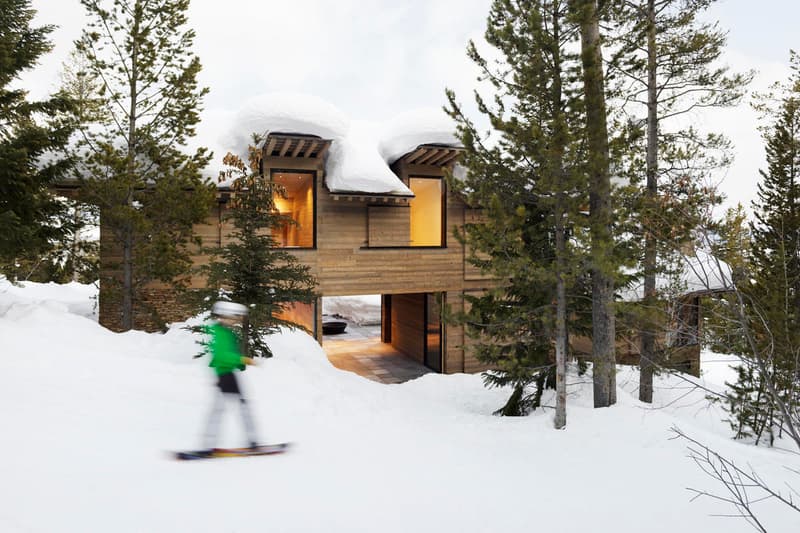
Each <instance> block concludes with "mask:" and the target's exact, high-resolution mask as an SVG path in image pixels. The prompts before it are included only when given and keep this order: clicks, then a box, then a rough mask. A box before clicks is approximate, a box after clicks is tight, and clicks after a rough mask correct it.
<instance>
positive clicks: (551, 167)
mask: <svg viewBox="0 0 800 533" xmlns="http://www.w3.org/2000/svg"><path fill="white" fill-rule="evenodd" d="M566 16H567V3H566V2H564V1H560V0H553V1H550V0H529V1H521V2H520V1H510V0H496V1H495V2H493V4H492V7H491V11H490V14H489V18H488V21H487V30H486V39H487V41H488V42H489V44H491V45H492V46H493V47H495V48H496V49H497V50H498V51H499V52H500V53H501V54H502V57H503V61H502V63H501V64H500V65H494V64H491V63H489V62H488V61H486V60H485V59H484V58H483V56H481V54H480V53H479V52H478V50H477V49H476V47H475V45H474V44H473V43H470V47H469V56H470V57H471V59H472V60H473V61H474V62H475V63H476V64H477V65H478V66H479V67H480V68H481V70H482V71H483V76H482V78H483V79H486V80H489V81H490V82H491V84H492V85H493V87H494V89H495V90H496V97H495V98H494V100H493V101H492V102H487V101H485V100H484V99H483V98H481V96H480V95H479V94H478V93H477V92H476V94H475V96H476V99H477V103H478V108H479V110H480V112H481V113H482V114H484V115H486V116H487V117H488V119H489V121H490V123H491V125H492V127H493V129H494V131H495V132H496V133H497V134H499V135H498V142H497V143H496V145H493V146H487V145H486V144H485V143H484V142H483V140H482V139H481V138H480V136H479V135H478V133H477V131H476V128H475V125H474V123H473V122H472V121H471V120H470V119H468V118H467V117H466V116H465V115H464V113H463V112H462V109H461V107H460V106H459V104H458V103H457V101H456V98H455V95H454V94H453V93H452V92H451V91H448V99H449V108H448V111H449V113H450V114H451V116H453V117H454V119H455V120H456V121H457V123H458V128H459V133H460V137H461V141H462V143H463V145H464V147H465V150H466V152H465V156H464V159H463V161H462V164H464V165H465V166H466V168H467V177H466V179H465V180H464V181H461V180H455V179H451V180H450V184H451V186H452V187H454V188H456V189H457V190H460V191H461V192H462V193H463V194H464V195H465V198H466V200H467V203H468V204H469V205H471V206H473V207H476V208H480V209H482V210H483V212H484V215H485V216H484V217H483V221H482V222H481V223H479V224H468V225H467V226H466V227H465V228H464V232H463V234H461V235H460V238H461V239H462V240H463V241H464V242H465V244H466V246H467V247H468V249H470V250H471V256H470V258H469V261H470V262H471V263H473V264H474V265H476V266H478V267H480V268H481V269H482V270H484V271H485V272H488V273H491V274H492V275H493V277H495V278H497V279H498V280H502V281H501V283H500V285H499V286H498V287H496V288H493V289H490V290H487V291H486V292H485V293H484V294H482V295H480V296H471V295H467V296H466V300H467V304H468V307H469V311H468V312H467V313H465V314H463V315H460V316H459V317H458V318H460V320H461V321H462V322H464V323H465V325H466V332H467V334H468V335H470V336H471V337H472V338H473V339H474V340H475V343H474V350H475V356H476V358H477V359H478V360H479V361H481V362H483V363H485V364H487V365H489V366H490V367H491V370H490V371H488V372H487V373H485V374H484V381H485V382H486V384H487V385H489V386H510V387H511V388H512V394H511V397H510V398H509V400H508V402H507V403H506V405H505V406H503V407H502V408H501V409H500V410H499V411H498V413H500V414H503V415H521V414H525V413H526V412H528V411H529V410H530V409H532V408H536V407H537V406H538V405H539V402H540V399H541V395H542V389H543V387H544V386H545V384H546V383H548V382H550V383H552V378H553V377H554V374H555V377H556V380H555V381H556V388H557V395H556V403H557V412H556V418H555V421H554V423H555V426H556V427H557V428H560V427H563V426H564V425H565V424H566V408H565V400H566V394H565V382H564V377H565V367H566V365H565V360H566V356H567V346H568V336H567V316H568V297H569V296H570V295H572V294H573V290H574V287H575V278H576V270H577V267H576V264H577V263H578V261H579V253H578V247H577V246H576V245H575V242H574V238H575V237H574V235H575V233H580V230H578V231H577V232H576V231H575V229H574V226H580V223H579V222H576V220H577V219H578V218H579V215H578V211H579V207H580V205H581V204H584V205H585V203H586V198H585V193H584V191H585V187H584V186H583V181H582V180H583V179H584V178H583V173H582V172H581V166H580V164H579V163H578V162H579V161H580V159H581V157H582V154H581V153H580V150H581V144H580V143H579V142H577V139H579V138H580V137H581V135H582V133H581V132H582V128H583V126H582V117H581V110H582V107H581V100H580V98H579V97H578V96H579V95H578V93H577V89H578V87H577V86H576V83H575V69H576V68H577V57H576V56H575V55H574V54H571V53H569V52H568V49H569V46H570V43H573V42H574V39H575V38H574V25H572V24H571V23H569V22H568V20H567V18H566ZM569 307H571V306H569ZM573 310H574V308H573ZM554 359H555V361H556V363H557V372H555V373H554V368H553V365H552V363H553V360H554ZM531 385H533V386H534V387H535V388H534V390H533V391H530V392H529V391H528V390H527V388H528V387H529V386H531Z"/></svg>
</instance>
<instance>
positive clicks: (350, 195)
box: [329, 191, 414, 204]
mask: <svg viewBox="0 0 800 533" xmlns="http://www.w3.org/2000/svg"><path fill="white" fill-rule="evenodd" d="M329 192H330V195H331V198H333V199H334V200H335V201H337V202H338V201H342V200H344V201H346V202H352V201H358V202H370V203H376V202H380V203H384V204H391V203H395V204H407V203H408V202H409V201H411V200H413V199H414V195H413V194H390V193H371V192H358V191H329Z"/></svg>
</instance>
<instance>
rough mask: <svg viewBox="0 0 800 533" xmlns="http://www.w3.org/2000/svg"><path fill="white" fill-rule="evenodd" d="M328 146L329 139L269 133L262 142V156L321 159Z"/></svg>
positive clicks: (329, 144) (329, 143)
mask: <svg viewBox="0 0 800 533" xmlns="http://www.w3.org/2000/svg"><path fill="white" fill-rule="evenodd" d="M330 146H331V140H330V139H322V138H320V137H317V136H315V135H300V134H295V133H270V134H269V135H267V138H266V139H265V140H264V145H263V151H264V153H263V156H264V158H267V157H289V158H297V159H322V158H323V157H325V154H326V153H327V152H328V149H329V148H330Z"/></svg>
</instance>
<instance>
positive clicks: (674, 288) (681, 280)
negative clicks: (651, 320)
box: [620, 250, 733, 302]
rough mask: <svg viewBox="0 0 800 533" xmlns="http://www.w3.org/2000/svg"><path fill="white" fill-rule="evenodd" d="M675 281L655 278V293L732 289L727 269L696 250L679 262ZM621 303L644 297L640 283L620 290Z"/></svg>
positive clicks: (666, 278) (727, 266)
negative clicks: (678, 270) (679, 268)
mask: <svg viewBox="0 0 800 533" xmlns="http://www.w3.org/2000/svg"><path fill="white" fill-rule="evenodd" d="M680 266H681V272H680V274H679V276H678V279H676V280H673V279H671V278H668V277H664V276H659V277H657V278H656V290H658V291H668V292H677V293H679V294H691V293H696V292H705V291H716V290H725V289H731V288H733V278H732V273H731V267H730V265H728V264H727V263H726V262H724V261H721V260H719V259H717V258H716V257H714V256H713V255H711V254H709V253H708V252H705V251H702V250H698V251H697V252H695V253H694V254H693V255H687V256H684V257H683V258H682V260H681V263H680ZM620 294H621V296H622V299H623V300H624V301H628V302H633V301H638V300H641V299H642V298H643V297H644V283H643V282H637V283H636V284H635V285H632V286H628V287H626V288H623V289H622V290H620Z"/></svg>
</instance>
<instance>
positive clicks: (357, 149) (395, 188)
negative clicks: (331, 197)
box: [325, 121, 413, 196]
mask: <svg viewBox="0 0 800 533" xmlns="http://www.w3.org/2000/svg"><path fill="white" fill-rule="evenodd" d="M377 129H378V128H377V126H376V125H375V124H373V123H371V122H364V121H353V123H352V127H351V128H350V132H349V133H348V135H347V137H345V138H344V139H337V140H335V141H334V142H333V143H332V144H331V148H330V152H329V153H328V164H327V170H328V172H327V176H326V178H325V183H326V184H327V185H328V189H329V190H330V191H331V192H364V193H372V194H393V195H406V196H413V193H412V192H411V190H410V189H409V188H408V187H406V186H405V184H403V182H402V181H400V178H398V177H397V175H396V174H395V173H394V172H392V171H391V169H390V168H389V167H388V166H387V165H386V162H385V161H384V160H383V159H382V158H381V156H380V154H379V153H378V147H377V140H376V139H377V135H376V131H377Z"/></svg>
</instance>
